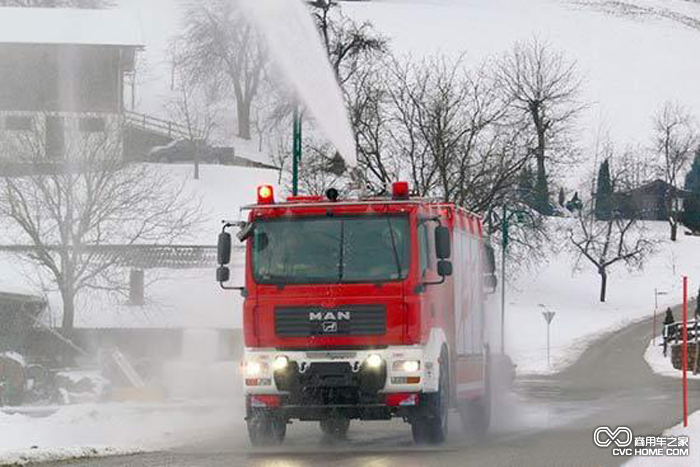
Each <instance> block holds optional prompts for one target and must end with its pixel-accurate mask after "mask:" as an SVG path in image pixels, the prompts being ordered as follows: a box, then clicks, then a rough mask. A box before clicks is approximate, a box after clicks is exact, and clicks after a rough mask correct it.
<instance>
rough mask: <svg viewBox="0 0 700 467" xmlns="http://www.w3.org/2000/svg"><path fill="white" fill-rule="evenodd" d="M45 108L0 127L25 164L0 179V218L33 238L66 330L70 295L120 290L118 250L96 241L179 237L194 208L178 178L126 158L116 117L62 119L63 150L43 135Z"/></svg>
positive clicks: (9, 150) (2, 143) (71, 311)
mask: <svg viewBox="0 0 700 467" xmlns="http://www.w3.org/2000/svg"><path fill="white" fill-rule="evenodd" d="M47 118H54V117H52V116H50V115H44V116H42V117H40V118H36V119H34V121H33V124H32V128H31V130H28V131H22V132H7V131H6V132H3V133H0V148H1V149H2V151H3V152H4V153H5V154H8V155H11V157H12V158H13V159H14V160H16V161H18V162H20V163H22V164H23V165H24V166H25V167H26V168H27V174H26V175H24V176H15V177H12V176H7V175H6V176H5V177H4V178H3V179H2V181H1V182H0V219H2V220H3V222H5V223H6V225H7V224H9V225H10V226H11V227H12V228H14V229H16V235H15V238H16V239H17V241H18V242H19V243H21V244H27V245H31V246H32V253H31V255H30V256H31V259H32V261H33V262H34V263H35V264H36V265H37V268H38V269H40V270H42V271H44V272H46V273H48V275H49V276H50V277H51V279H52V282H53V284H54V286H55V287H56V289H57V290H58V291H59V292H60V295H61V297H62V300H63V321H62V328H63V331H64V332H65V333H70V331H71V330H72V328H73V323H74V318H75V313H76V306H75V305H76V298H77V297H78V295H79V294H81V293H82V292H84V291H87V290H108V291H123V289H124V287H125V285H124V284H123V283H122V282H121V281H120V280H119V278H118V277H117V276H116V274H115V268H116V267H117V266H118V265H119V264H120V258H119V255H105V254H104V251H103V250H102V249H101V248H100V247H105V246H126V247H128V246H130V245H139V244H141V245H143V244H160V245H168V244H171V243H173V242H175V241H177V240H180V239H183V238H186V237H187V235H188V234H189V233H190V231H191V229H192V228H193V227H194V226H195V225H196V224H198V222H199V221H200V208H199V203H198V202H197V200H194V199H193V198H192V196H191V193H187V192H186V191H185V190H183V185H182V183H178V182H176V181H174V180H173V179H172V176H171V174H169V173H167V172H166V171H162V170H156V169H155V168H154V167H153V166H150V165H148V164H132V165H128V164H125V163H124V161H123V158H122V148H121V138H120V137H119V135H120V134H121V133H120V131H118V130H119V129H118V125H120V123H119V121H118V119H114V120H111V121H108V122H107V128H106V131H97V132H91V133H84V132H79V131H78V129H77V121H75V122H68V126H69V129H68V131H67V132H66V137H65V145H64V148H63V151H58V152H57V151H56V148H55V147H54V148H51V147H49V146H48V145H47V143H46V137H45V135H46V128H45V125H46V124H45V122H46V119H47Z"/></svg>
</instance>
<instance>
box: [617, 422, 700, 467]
mask: <svg viewBox="0 0 700 467" xmlns="http://www.w3.org/2000/svg"><path fill="white" fill-rule="evenodd" d="M635 434H636V433H635ZM663 435H664V436H687V437H688V438H689V440H690V443H689V445H690V455H689V456H687V457H635V458H633V459H631V460H630V461H628V462H626V463H625V464H623V467H659V466H666V465H668V466H671V465H672V466H673V467H700V442H698V440H700V412H695V413H694V414H692V415H691V416H690V417H689V418H688V427H687V428H683V424H682V423H681V424H679V425H676V426H674V427H673V428H669V429H668V430H666V431H664V432H663Z"/></svg>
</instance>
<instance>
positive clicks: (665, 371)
mask: <svg viewBox="0 0 700 467" xmlns="http://www.w3.org/2000/svg"><path fill="white" fill-rule="evenodd" d="M662 342H663V338H662V337H660V336H659V337H657V338H656V345H655V344H654V341H653V340H651V341H649V347H647V350H646V351H645V352H644V361H646V362H647V365H649V368H651V371H653V372H654V373H656V374H658V375H661V376H668V377H670V378H682V377H683V372H682V371H681V370H676V369H675V368H673V364H672V363H671V348H670V346H669V349H668V356H666V357H664V351H663V347H662V346H661V345H659V344H660V343H662ZM691 370H692V369H690V368H689V369H688V379H700V374H698V375H694V374H693V372H692V371H691Z"/></svg>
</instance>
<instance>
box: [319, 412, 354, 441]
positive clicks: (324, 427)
mask: <svg viewBox="0 0 700 467" xmlns="http://www.w3.org/2000/svg"><path fill="white" fill-rule="evenodd" d="M320 426H321V431H322V432H323V434H324V435H325V436H327V437H329V438H332V439H336V440H340V439H345V438H347V436H348V430H349V429H350V419H349V418H335V417H334V418H327V419H325V420H321V422H320Z"/></svg>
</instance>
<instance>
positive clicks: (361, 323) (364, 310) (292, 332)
mask: <svg viewBox="0 0 700 467" xmlns="http://www.w3.org/2000/svg"><path fill="white" fill-rule="evenodd" d="M275 334H277V335H278V336H280V337H309V336H381V335H384V334H386V308H385V307H384V306H382V305H365V306H357V305H354V306H345V307H338V308H321V307H282V308H277V309H275Z"/></svg>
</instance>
